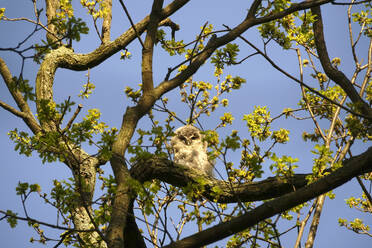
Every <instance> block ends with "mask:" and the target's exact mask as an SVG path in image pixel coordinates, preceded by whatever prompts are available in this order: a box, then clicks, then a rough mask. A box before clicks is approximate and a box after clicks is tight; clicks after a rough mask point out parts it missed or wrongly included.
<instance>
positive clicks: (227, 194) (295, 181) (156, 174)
mask: <svg viewBox="0 0 372 248" xmlns="http://www.w3.org/2000/svg"><path fill="white" fill-rule="evenodd" d="M370 153H372V149H371V150H370ZM366 168H367V169H366V170H363V171H361V174H362V173H367V172H370V171H372V166H370V167H366ZM130 173H131V175H132V177H133V178H135V179H137V180H139V181H141V182H144V181H149V180H152V179H159V180H161V181H164V182H167V183H169V184H172V185H173V186H177V187H185V186H186V185H187V184H188V183H198V182H197V179H198V178H200V177H203V180H204V181H205V189H204V192H203V196H204V197H205V198H207V199H209V200H211V201H216V202H219V203H232V202H238V201H241V202H248V201H261V200H267V199H271V198H275V197H279V196H282V195H284V194H286V193H289V192H293V191H296V190H298V189H300V188H303V187H304V186H306V185H307V183H308V182H307V180H306V176H308V175H311V174H295V175H293V176H292V177H290V178H283V177H269V178H267V179H265V180H262V181H259V182H248V183H234V184H232V183H229V182H225V181H222V180H217V179H215V178H212V177H208V176H206V175H205V176H202V175H201V174H200V171H198V170H194V169H193V168H189V167H185V166H183V165H178V164H175V163H174V162H172V161H170V160H168V159H166V158H158V157H153V158H151V159H149V160H146V161H140V162H138V163H137V164H136V165H135V166H133V167H132V168H131V170H130ZM351 178H352V177H351ZM351 178H350V179H351ZM216 187H217V188H219V189H221V193H218V195H217V194H216V193H215V192H213V191H212V189H213V188H216Z"/></svg>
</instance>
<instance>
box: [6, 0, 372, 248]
mask: <svg viewBox="0 0 372 248" xmlns="http://www.w3.org/2000/svg"><path fill="white" fill-rule="evenodd" d="M78 2H79V1H74V5H76V6H78ZM168 2H170V1H165V4H166V3H168ZM226 2H227V1H222V0H214V1H213V0H203V1H191V2H190V3H189V4H188V5H187V6H186V7H185V8H184V9H183V10H181V11H180V12H178V13H176V14H175V15H174V16H173V17H172V20H173V21H174V22H176V23H178V24H180V27H181V30H180V31H178V32H177V33H176V38H177V39H184V40H185V41H190V40H191V39H193V38H194V37H195V36H196V35H197V34H198V33H199V32H200V27H201V26H202V25H203V24H204V23H206V22H207V21H208V23H210V24H213V25H214V27H215V29H222V28H223V27H222V24H226V25H228V26H230V27H233V26H234V25H236V24H238V23H239V22H240V21H241V20H242V19H243V18H244V16H245V15H246V10H247V9H248V7H249V4H247V1H242V0H234V1H230V2H229V3H228V4H226ZM126 4H127V7H128V9H129V11H130V13H131V16H132V18H133V20H134V22H137V21H139V20H141V19H142V18H143V17H144V16H145V15H146V14H147V13H148V12H149V10H150V9H151V1H126ZM113 6H114V7H113V31H112V39H114V38H116V37H118V36H119V35H120V34H121V33H122V32H123V31H125V30H126V29H127V28H128V27H129V26H130V25H129V23H128V21H127V19H126V17H125V16H124V13H123V11H122V9H121V8H120V6H119V5H118V1H116V0H113ZM2 7H5V8H6V16H7V17H21V16H25V17H29V18H33V9H32V2H31V1H25V0H23V1H20V0H18V1H9V0H8V1H6V0H0V8H2ZM77 13H79V14H82V15H84V14H85V13H84V11H81V10H78V12H77ZM323 13H324V14H323V16H324V23H325V32H326V40H327V45H328V49H329V54H330V56H331V57H340V58H341V61H342V63H341V69H342V70H344V72H345V74H346V75H347V76H350V75H351V73H352V68H353V64H352V61H351V53H350V49H349V40H348V33H347V30H346V11H345V7H334V6H332V8H329V7H327V8H323ZM85 17H86V16H85ZM88 23H89V24H90V34H89V35H87V36H83V37H82V40H81V43H80V44H77V45H76V46H75V47H74V49H75V52H79V53H86V52H89V51H92V50H93V49H94V48H95V47H97V46H98V45H99V39H98V38H97V37H96V36H95V33H94V28H93V27H92V26H91V22H88ZM32 28H33V25H30V24H25V23H23V22H17V23H10V22H4V21H1V22H0V33H1V34H5V35H2V39H0V47H14V46H16V45H17V44H18V42H19V41H20V40H21V39H22V38H24V37H25V34H26V33H28V32H30V31H31V29H32ZM41 34H42V33H41V32H39V33H38V34H37V35H36V36H35V40H33V42H35V41H36V40H37V39H40V38H43V39H44V37H41ZM244 37H246V38H247V39H249V40H250V41H251V42H253V43H255V44H257V45H258V46H260V47H262V46H261V40H260V38H259V36H258V33H257V31H256V29H255V28H253V29H252V30H249V31H248V32H246V33H245V34H244ZM29 44H32V42H30V43H29ZM367 45H368V44H367V42H363V43H361V44H360V50H361V51H366V48H367ZM157 48H159V47H157ZM128 49H129V51H130V52H131V53H132V54H133V57H132V58H131V60H129V61H122V60H119V57H120V55H118V54H117V55H115V56H113V57H112V58H110V59H108V60H107V61H105V62H104V63H102V65H100V66H99V67H96V68H93V69H92V70H91V75H90V77H91V80H92V82H94V83H95V86H96V89H95V91H94V94H93V95H92V96H91V97H90V98H89V99H88V100H86V101H84V102H83V106H84V108H83V111H82V113H81V114H80V116H84V115H85V114H86V111H87V110H88V109H89V108H98V109H100V110H101V112H102V121H104V122H106V123H107V124H108V125H109V126H115V127H119V126H120V124H121V119H122V114H123V111H124V110H125V108H126V107H127V106H128V103H129V102H128V100H127V99H125V96H124V92H123V90H124V88H125V86H132V87H135V86H136V85H137V84H138V83H140V80H141V72H140V63H141V52H140V46H139V44H138V41H134V42H133V43H132V44H131V45H130V46H128ZM240 50H241V51H242V53H241V55H240V56H241V57H244V56H246V55H248V54H250V53H252V50H251V49H250V48H248V47H247V46H246V45H241V46H240ZM268 52H269V55H270V56H271V57H272V58H273V59H274V61H276V62H277V63H278V64H279V65H280V66H282V67H283V68H284V69H286V70H287V71H289V72H290V73H292V74H293V75H296V76H298V67H297V58H296V55H295V52H293V51H283V50H281V49H280V48H277V47H275V46H272V47H269V50H268ZM0 57H1V58H3V59H4V60H5V62H6V63H7V64H8V66H9V68H10V70H11V72H12V73H13V74H14V75H18V74H19V72H20V71H19V70H20V57H19V56H17V54H15V53H11V52H0ZM181 60H182V58H180V57H169V56H168V55H166V54H165V53H164V52H163V51H160V49H157V51H156V52H155V55H154V79H155V82H161V81H162V80H163V79H164V77H165V75H166V72H167V68H168V67H171V66H172V65H173V66H174V65H176V64H178V63H179V62H180V61H181ZM25 66H26V67H25V70H24V77H25V78H27V79H29V80H30V82H31V83H32V84H33V83H34V80H35V77H36V73H37V66H35V64H34V63H33V62H32V61H31V60H27V61H26V65H25ZM228 73H230V74H232V75H239V76H241V77H243V78H245V79H246V80H247V83H246V84H245V85H244V86H243V88H242V90H241V91H239V92H235V93H232V95H231V97H230V98H229V102H230V106H229V109H226V110H225V109H219V110H217V111H216V113H214V114H213V115H212V117H211V118H202V119H201V121H202V123H203V127H204V128H205V129H210V128H214V127H215V123H216V122H217V121H218V119H219V116H221V114H222V113H223V112H224V111H230V112H232V113H233V115H234V116H235V121H234V123H233V125H232V127H230V128H227V129H226V130H225V131H221V133H220V136H223V135H224V134H227V133H230V131H231V129H238V130H241V134H242V135H244V134H245V135H246V134H247V131H246V128H245V127H244V123H243V122H242V121H241V119H242V117H243V114H247V113H249V112H251V111H252V110H253V106H255V105H261V106H264V105H266V106H268V108H269V109H270V111H271V113H272V116H276V115H278V114H280V113H281V111H282V110H283V109H284V108H287V107H292V108H296V104H297V102H298V101H299V97H300V88H299V87H298V85H297V84H296V83H294V82H293V81H290V80H289V79H287V78H285V77H284V76H283V75H281V74H280V73H279V72H277V71H275V70H274V69H272V67H271V66H270V65H269V64H268V63H267V62H266V61H265V60H264V59H263V58H260V57H258V56H255V57H253V58H252V59H249V60H247V61H246V62H244V63H243V64H242V65H240V66H236V67H233V68H227V69H226V71H225V75H226V74H228ZM85 74H86V72H69V71H67V70H61V69H60V70H59V71H58V72H57V74H56V79H55V86H54V89H55V100H56V101H57V102H61V101H63V100H64V99H66V98H67V97H68V96H71V97H72V100H75V101H78V98H77V95H78V94H79V91H80V90H81V89H82V85H83V84H84V83H85V82H86V77H85ZM194 80H205V81H210V82H211V83H213V80H214V78H213V70H212V69H211V66H209V65H206V66H205V67H203V68H201V69H200V71H199V72H198V73H197V74H196V75H195V77H194ZM166 96H167V97H169V98H171V101H172V99H173V101H174V102H175V104H174V105H173V106H172V107H173V108H174V111H176V112H177V113H179V114H180V116H181V117H184V119H185V118H187V116H186V115H185V116H182V113H185V111H186V106H185V105H182V104H180V103H176V101H175V100H174V99H177V97H178V92H177V91H175V92H172V93H169V94H167V95H166ZM0 100H2V101H4V102H6V103H8V104H11V105H12V106H15V104H14V102H13V100H12V99H11V96H10V94H9V93H8V91H7V89H6V87H5V84H4V83H3V81H2V79H0ZM129 104H130V103H129ZM32 107H33V109H34V106H32ZM84 111H85V112H84ZM0 120H1V125H0V147H1V148H2V149H1V150H0V155H1V157H2V160H1V161H2V163H1V166H2V172H3V173H1V174H0V197H1V199H2V200H1V201H0V209H2V210H6V209H11V210H14V211H15V212H17V211H18V212H20V213H22V208H21V200H20V198H19V197H18V196H16V195H15V187H16V185H17V183H18V182H19V181H27V182H30V183H39V184H40V185H41V188H42V190H43V191H46V192H48V189H50V187H51V185H52V180H53V179H66V178H67V177H69V176H70V174H69V171H68V170H67V169H66V167H65V166H64V165H61V164H59V163H53V164H41V161H40V159H39V158H38V156H37V154H34V156H32V157H29V158H26V157H23V156H19V155H18V153H17V152H15V151H14V145H13V144H12V142H11V141H10V140H9V138H8V136H7V132H8V131H9V130H13V129H14V128H15V127H17V128H18V129H19V130H27V128H26V127H25V125H24V124H23V123H22V121H21V120H20V119H18V118H16V117H14V116H12V115H11V114H9V113H8V112H6V111H4V110H3V109H0ZM148 125H149V122H148V120H147V119H146V118H144V119H143V120H141V122H140V123H139V126H140V127H147V126H148ZM176 125H181V124H180V123H178V124H176ZM273 127H274V128H276V129H277V128H279V127H285V128H288V129H290V131H291V135H290V138H291V140H290V142H288V144H286V145H282V146H281V147H280V148H279V149H278V151H277V152H278V154H282V155H284V154H286V155H291V156H293V157H297V158H299V159H300V162H299V165H301V167H300V168H299V170H298V172H310V170H311V164H312V155H311V153H310V150H311V149H312V148H313V146H314V144H311V143H304V142H303V141H302V139H301V134H302V132H303V131H305V130H309V129H310V128H311V123H309V122H298V121H295V120H290V119H288V120H283V121H279V122H278V123H274V124H273ZM368 145H370V144H357V145H356V147H355V148H354V150H353V152H354V154H359V153H361V152H363V151H364V150H366V149H367V147H368ZM88 151H89V149H88ZM233 156H236V155H233ZM238 156H239V155H237V158H238ZM237 158H231V159H237ZM218 166H219V165H218V164H217V169H218ZM107 167H108V165H106V168H107ZM334 192H335V193H336V199H335V200H329V199H328V198H327V199H326V204H325V207H324V211H323V213H322V217H321V223H320V226H319V229H318V234H317V240H316V242H315V247H331V246H332V247H350V246H355V247H361V248H363V247H370V245H371V243H372V240H371V238H368V237H367V236H361V235H357V234H355V233H352V232H351V231H348V230H346V229H344V228H341V227H339V226H338V223H337V219H338V217H344V218H348V219H353V218H356V217H364V220H365V222H366V223H367V224H372V219H371V216H364V215H361V214H359V213H358V212H356V211H355V210H350V209H349V208H348V207H347V206H346V204H345V203H344V199H346V198H348V197H350V196H351V195H353V194H356V195H357V196H359V195H360V188H359V186H358V185H357V183H356V180H354V179H353V180H352V181H350V182H349V183H347V184H346V185H343V186H342V187H340V188H338V189H337V190H335V191H334ZM28 207H29V209H30V215H31V216H32V217H34V218H39V219H42V220H43V221H51V222H53V221H55V218H54V216H55V215H54V211H53V210H51V209H50V208H48V207H46V206H44V205H43V204H42V201H40V200H39V199H37V197H33V198H32V199H31V200H30V202H29V205H28ZM21 215H22V214H21ZM190 232H191V230H190ZM306 234H307V232H306V233H305V235H306ZM32 235H33V236H35V235H34V232H33V231H32V230H31V229H30V228H28V227H27V224H26V223H20V224H19V225H18V226H17V228H15V229H10V228H9V225H8V224H7V223H5V222H4V221H2V222H0V240H1V243H2V245H3V247H9V248H13V247H41V246H40V245H38V244H34V245H31V244H30V243H29V242H28V240H29V238H30V237H31V236H32ZM283 241H284V246H285V247H291V246H293V245H294V241H295V240H294V235H288V236H285V238H284V239H283ZM211 247H212V245H211Z"/></svg>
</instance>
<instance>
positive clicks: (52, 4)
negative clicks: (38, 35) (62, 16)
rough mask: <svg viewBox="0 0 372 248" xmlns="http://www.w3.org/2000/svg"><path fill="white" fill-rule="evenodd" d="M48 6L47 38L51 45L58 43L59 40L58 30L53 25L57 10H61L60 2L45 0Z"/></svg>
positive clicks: (57, 0)
mask: <svg viewBox="0 0 372 248" xmlns="http://www.w3.org/2000/svg"><path fill="white" fill-rule="evenodd" d="M45 5H46V16H47V20H48V30H49V31H50V33H49V32H47V34H46V37H47V40H48V41H49V43H56V42H58V38H57V36H56V34H57V32H56V31H57V29H56V26H55V25H54V24H53V23H52V20H53V19H54V18H55V17H56V13H57V9H58V8H59V0H45Z"/></svg>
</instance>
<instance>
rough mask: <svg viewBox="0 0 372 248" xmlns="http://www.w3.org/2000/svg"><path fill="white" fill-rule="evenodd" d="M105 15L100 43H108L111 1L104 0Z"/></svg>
mask: <svg viewBox="0 0 372 248" xmlns="http://www.w3.org/2000/svg"><path fill="white" fill-rule="evenodd" d="M103 4H104V5H105V9H106V11H107V12H106V15H105V16H104V18H103V23H102V43H108V42H109V41H110V33H111V19H112V0H104V1H103Z"/></svg>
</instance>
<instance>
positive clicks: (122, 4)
mask: <svg viewBox="0 0 372 248" xmlns="http://www.w3.org/2000/svg"><path fill="white" fill-rule="evenodd" d="M119 2H120V4H121V7H122V8H123V10H124V12H125V14H126V15H127V17H128V20H129V22H130V25H131V26H132V28H133V30H134V32H135V33H136V37H137V39H138V40H139V42H140V43H141V45H142V48H143V47H144V44H143V41H142V40H141V37H140V34H139V32H138V31H137V28H136V26H135V25H134V22H133V21H132V18H131V17H130V14H129V11H128V9H127V7H125V4H124V3H123V0H119Z"/></svg>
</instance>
